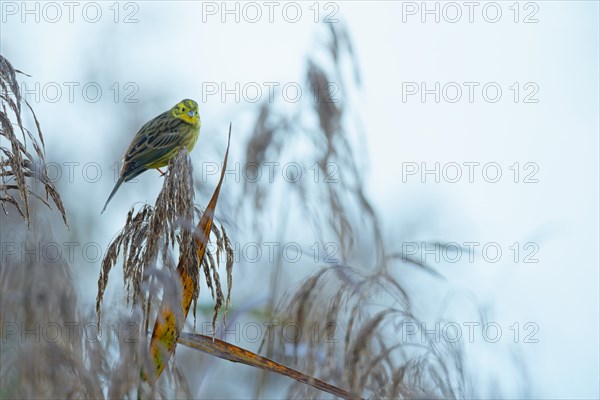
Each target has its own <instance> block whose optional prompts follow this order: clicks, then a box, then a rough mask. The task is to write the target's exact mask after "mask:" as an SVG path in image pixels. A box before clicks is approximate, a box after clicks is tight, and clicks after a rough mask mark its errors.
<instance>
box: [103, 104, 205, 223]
mask: <svg viewBox="0 0 600 400" xmlns="http://www.w3.org/2000/svg"><path fill="white" fill-rule="evenodd" d="M199 135H200V115H199V114H198V103H196V102H195V101H194V100H190V99H185V100H182V101H180V102H179V103H177V104H176V105H175V106H173V108H171V109H170V110H169V111H166V112H164V113H162V114H160V115H159V116H157V117H155V118H154V119H152V120H150V121H148V122H146V123H145V124H144V125H143V126H142V127H141V128H140V130H139V131H138V133H137V134H136V135H135V137H134V138H133V140H132V141H131V144H130V145H129V148H128V149H127V152H126V153H125V156H124V157H123V168H121V173H120V174H119V180H118V181H117V184H116V185H115V187H114V189H113V190H112V192H111V193H110V196H108V200H106V204H104V208H103V209H102V212H101V213H103V212H104V210H106V206H107V205H108V203H109V202H110V200H111V199H112V198H113V196H114V195H115V193H116V192H117V190H118V189H119V187H120V186H121V184H122V183H123V182H127V181H130V180H132V179H133V178H135V177H136V176H138V175H140V174H141V173H142V172H144V171H147V170H149V169H157V170H158V171H159V172H160V173H161V174H163V172H162V171H161V170H160V167H164V166H166V165H168V164H169V159H170V158H171V157H173V156H175V155H177V153H178V152H179V150H180V149H181V148H182V147H183V146H185V147H187V150H188V151H190V152H191V151H192V149H193V148H194V145H195V144H196V141H197V140H198V136H199Z"/></svg>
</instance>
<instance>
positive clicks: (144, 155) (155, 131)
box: [122, 120, 184, 180]
mask: <svg viewBox="0 0 600 400" xmlns="http://www.w3.org/2000/svg"><path fill="white" fill-rule="evenodd" d="M150 122H152V121H150ZM182 124H183V121H181V120H169V121H165V123H161V124H159V125H158V126H153V127H152V128H149V129H146V132H144V133H143V134H140V133H142V131H144V127H145V126H146V125H148V124H146V125H144V127H142V128H141V129H140V132H138V134H137V135H136V137H135V138H134V140H133V142H132V143H131V145H130V146H129V149H128V150H127V153H125V157H124V158H123V162H124V165H123V172H122V174H123V175H124V176H127V178H129V179H131V178H133V177H134V176H135V175H137V174H136V172H138V171H139V172H141V171H142V170H145V169H146V168H145V166H146V165H148V164H151V163H152V162H155V161H158V160H159V159H161V158H162V157H164V156H166V155H167V154H169V152H171V151H172V150H173V149H174V148H177V147H180V146H182V145H183V143H184V138H183V135H181V133H180V128H181V125H182ZM127 178H126V180H128V179H127Z"/></svg>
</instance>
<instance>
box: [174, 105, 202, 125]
mask: <svg viewBox="0 0 600 400" xmlns="http://www.w3.org/2000/svg"><path fill="white" fill-rule="evenodd" d="M171 114H172V115H173V116H174V117H175V118H179V119H180V120H182V121H184V122H187V123H188V124H190V125H194V126H199V125H200V114H198V103H196V102H195V101H194V100H190V99H185V100H181V101H180V102H179V103H177V104H176V105H175V106H173V108H171Z"/></svg>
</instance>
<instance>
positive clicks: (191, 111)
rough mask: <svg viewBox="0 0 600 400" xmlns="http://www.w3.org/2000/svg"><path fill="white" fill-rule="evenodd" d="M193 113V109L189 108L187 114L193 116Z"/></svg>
mask: <svg viewBox="0 0 600 400" xmlns="http://www.w3.org/2000/svg"><path fill="white" fill-rule="evenodd" d="M194 114H195V112H194V110H190V111H188V113H187V115H189V116H190V117H193V116H194Z"/></svg>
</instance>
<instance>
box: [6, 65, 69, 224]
mask: <svg viewBox="0 0 600 400" xmlns="http://www.w3.org/2000/svg"><path fill="white" fill-rule="evenodd" d="M17 73H22V72H21V71H18V70H15V69H14V68H13V67H12V65H11V64H10V62H8V60H7V59H6V58H4V57H3V56H2V55H0V103H1V104H2V110H0V138H2V137H4V138H6V140H7V141H8V146H6V145H4V144H2V143H1V142H0V152H1V153H2V156H1V157H0V177H1V180H0V192H1V193H0V206H1V207H2V211H4V213H5V214H8V210H7V208H6V206H7V205H8V204H12V205H13V206H14V207H15V208H16V210H17V211H18V213H19V214H20V215H21V217H22V218H23V220H24V221H25V223H26V224H27V225H28V226H29V223H30V205H29V198H30V196H32V197H35V198H37V199H39V200H40V201H42V203H44V204H45V205H46V206H48V207H50V204H49V203H48V200H49V198H52V201H53V202H54V205H55V206H56V207H57V208H58V210H59V211H60V213H61V215H62V218H63V221H64V223H65V224H66V225H67V216H66V211H65V208H64V205H63V203H62V200H61V198H60V195H59V194H58V192H57V191H56V188H55V187H54V184H53V183H52V181H51V180H50V179H49V178H48V174H47V171H46V164H45V155H44V137H43V135H42V130H41V127H40V123H39V121H38V119H37V117H36V115H35V113H34V112H33V109H32V108H31V106H30V105H29V103H28V102H27V101H25V100H24V99H23V98H22V97H21V92H20V90H19V83H18V82H17V79H16V75H17ZM22 104H25V105H26V106H27V108H28V109H29V111H30V113H31V117H32V118H33V120H34V121H35V127H36V132H35V133H32V132H31V131H30V130H29V129H27V128H26V127H25V126H24V125H23V114H22V109H21V106H22ZM9 112H10V113H12V115H13V118H12V119H13V120H15V121H16V124H15V123H13V122H12V121H11V118H10V116H9ZM15 128H18V130H20V131H21V134H22V140H19V138H18V137H17V132H15ZM27 138H29V142H30V146H31V147H32V148H33V150H34V153H33V154H32V153H30V150H28V147H29V146H28V144H27ZM26 178H30V179H33V180H34V181H36V182H38V183H40V184H41V185H42V187H43V188H44V190H45V192H46V196H45V197H46V198H45V199H44V198H43V197H41V196H40V195H38V194H37V193H36V192H35V191H34V189H32V187H31V186H30V184H28V182H27V179H26ZM17 194H18V198H17V197H15V196H17Z"/></svg>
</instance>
